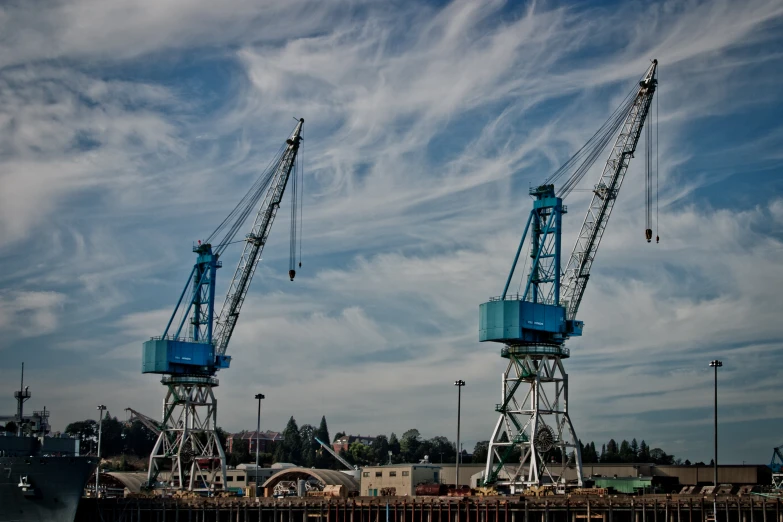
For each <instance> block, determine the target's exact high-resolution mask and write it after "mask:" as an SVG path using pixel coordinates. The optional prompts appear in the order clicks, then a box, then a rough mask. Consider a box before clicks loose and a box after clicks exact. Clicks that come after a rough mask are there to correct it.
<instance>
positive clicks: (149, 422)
mask: <svg viewBox="0 0 783 522" xmlns="http://www.w3.org/2000/svg"><path fill="white" fill-rule="evenodd" d="M125 411H127V412H129V413H130V417H129V418H128V425H130V424H133V423H134V422H135V421H139V422H140V423H142V425H143V426H144V427H145V428H147V429H148V430H150V431H151V432H152V433H154V434H155V435H160V431H161V430H160V424H159V423H158V421H156V420H155V419H153V418H151V417H147V416H146V415H144V414H143V413H141V412H138V411H136V410H134V409H133V408H125Z"/></svg>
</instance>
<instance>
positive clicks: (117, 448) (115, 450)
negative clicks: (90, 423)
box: [100, 412, 125, 457]
mask: <svg viewBox="0 0 783 522" xmlns="http://www.w3.org/2000/svg"><path fill="white" fill-rule="evenodd" d="M100 435H101V457H113V456H115V455H120V454H121V453H122V450H123V448H124V446H125V444H124V441H123V440H122V435H123V427H122V423H121V422H120V421H118V420H117V417H109V414H108V412H107V413H106V417H104V419H103V420H102V421H101V432H100Z"/></svg>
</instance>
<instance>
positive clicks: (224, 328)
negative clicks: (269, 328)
mask: <svg viewBox="0 0 783 522" xmlns="http://www.w3.org/2000/svg"><path fill="white" fill-rule="evenodd" d="M303 124H304V119H303V118H302V119H300V120H299V124H298V125H297V126H296V128H295V129H294V132H293V134H292V135H291V137H290V138H289V139H288V140H286V143H287V147H286V149H285V151H284V152H283V154H282V155H281V156H280V159H279V160H278V162H277V165H276V167H275V173H274V175H273V178H272V182H271V183H270V186H269V189H268V190H267V193H266V196H265V197H264V201H263V203H262V204H261V207H260V208H259V210H258V214H256V219H255V221H254V222H253V228H252V229H251V231H250V234H248V235H247V236H246V238H245V248H244V250H243V251H242V256H241V257H240V258H239V264H237V268H236V271H235V272H234V277H233V279H232V280H231V285H230V286H229V287H228V293H227V294H226V300H225V301H224V302H223V307H222V308H221V310H220V314H219V315H218V317H217V321H216V323H217V324H216V327H215V335H214V343H215V355H216V356H217V357H220V356H223V355H225V354H226V350H227V349H228V342H229V341H230V340H231V335H232V334H233V333H234V328H235V327H236V324H237V320H238V319H239V312H240V310H241V309H242V304H243V303H244V301H245V296H246V295H247V290H248V287H249V286H250V281H251V280H252V279H253V274H255V271H256V266H257V265H258V261H259V259H260V258H261V253H262V252H263V250H264V246H265V245H266V240H267V238H268V237H269V232H270V230H271V229H272V223H273V222H274V220H275V216H276V215H277V210H278V209H279V208H280V202H281V201H282V199H283V194H284V193H285V187H286V184H287V183H288V178H289V176H290V175H291V170H293V168H294V164H295V161H296V155H297V152H298V151H299V142H300V141H301V139H302V136H301V134H302V125H303Z"/></svg>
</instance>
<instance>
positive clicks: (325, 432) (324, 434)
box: [315, 415, 330, 444]
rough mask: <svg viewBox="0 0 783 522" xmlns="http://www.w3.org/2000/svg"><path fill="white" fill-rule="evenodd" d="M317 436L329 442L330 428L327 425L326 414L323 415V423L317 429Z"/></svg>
mask: <svg viewBox="0 0 783 522" xmlns="http://www.w3.org/2000/svg"><path fill="white" fill-rule="evenodd" d="M315 436H316V437H318V438H319V439H321V440H322V441H324V442H325V443H326V444H329V440H330V439H329V428H328V427H327V426H326V416H325V415H324V416H322V417H321V424H319V425H318V429H317V430H315Z"/></svg>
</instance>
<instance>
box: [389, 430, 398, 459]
mask: <svg viewBox="0 0 783 522" xmlns="http://www.w3.org/2000/svg"><path fill="white" fill-rule="evenodd" d="M389 450H390V451H391V452H392V455H399V454H400V441H399V440H397V435H395V434H394V433H393V432H392V434H391V435H389Z"/></svg>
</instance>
